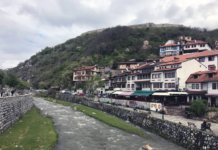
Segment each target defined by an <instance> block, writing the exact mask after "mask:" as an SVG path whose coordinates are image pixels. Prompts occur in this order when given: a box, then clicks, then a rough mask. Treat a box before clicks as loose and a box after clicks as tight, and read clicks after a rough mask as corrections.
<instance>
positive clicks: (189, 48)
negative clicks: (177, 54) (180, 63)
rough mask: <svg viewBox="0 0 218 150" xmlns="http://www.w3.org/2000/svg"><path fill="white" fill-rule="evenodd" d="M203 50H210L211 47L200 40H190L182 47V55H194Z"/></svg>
mask: <svg viewBox="0 0 218 150" xmlns="http://www.w3.org/2000/svg"><path fill="white" fill-rule="evenodd" d="M205 50H211V47H210V45H209V44H208V43H207V42H204V41H200V40H191V41H188V42H187V43H185V44H184V45H183V53H194V52H201V51H205Z"/></svg>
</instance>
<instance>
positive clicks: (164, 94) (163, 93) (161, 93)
mask: <svg viewBox="0 0 218 150" xmlns="http://www.w3.org/2000/svg"><path fill="white" fill-rule="evenodd" d="M152 96H170V94H169V93H168V92H155V93H153V94H152Z"/></svg>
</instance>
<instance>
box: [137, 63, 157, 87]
mask: <svg viewBox="0 0 218 150" xmlns="http://www.w3.org/2000/svg"><path fill="white" fill-rule="evenodd" d="M154 67H155V63H147V64H143V65H141V66H139V67H138V68H136V69H135V70H134V74H135V76H136V78H135V81H134V82H135V87H136V90H144V91H151V73H152V72H153V70H154Z"/></svg>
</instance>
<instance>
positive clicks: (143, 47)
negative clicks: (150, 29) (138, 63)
mask: <svg viewBox="0 0 218 150" xmlns="http://www.w3.org/2000/svg"><path fill="white" fill-rule="evenodd" d="M148 48H150V45H149V41H148V40H144V42H143V45H142V49H148Z"/></svg>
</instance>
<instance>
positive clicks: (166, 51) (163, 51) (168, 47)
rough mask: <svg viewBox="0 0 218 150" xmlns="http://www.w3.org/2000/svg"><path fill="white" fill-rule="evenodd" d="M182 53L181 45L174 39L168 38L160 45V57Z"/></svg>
mask: <svg viewBox="0 0 218 150" xmlns="http://www.w3.org/2000/svg"><path fill="white" fill-rule="evenodd" d="M180 53H182V46H181V44H180V43H179V42H178V43H176V42H175V41H174V40H168V41H167V42H166V43H165V44H164V45H161V46H160V57H165V56H175V55H179V54H180Z"/></svg>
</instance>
